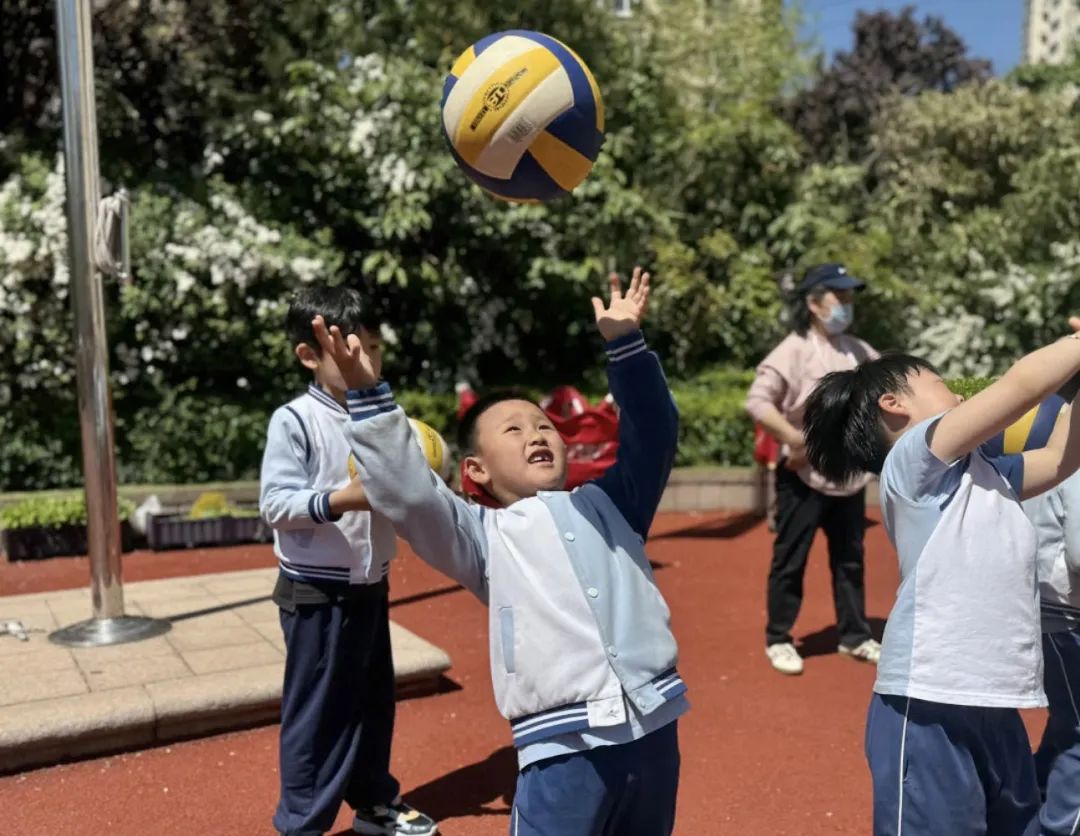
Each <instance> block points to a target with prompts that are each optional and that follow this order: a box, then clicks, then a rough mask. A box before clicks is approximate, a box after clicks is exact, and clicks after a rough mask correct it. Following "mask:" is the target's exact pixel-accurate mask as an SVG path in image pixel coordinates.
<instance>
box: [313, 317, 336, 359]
mask: <svg viewBox="0 0 1080 836" xmlns="http://www.w3.org/2000/svg"><path fill="white" fill-rule="evenodd" d="M311 330H312V331H314V332H315V340H316V342H318V343H319V346H320V347H321V348H322V350H323V351H333V350H334V340H333V337H331V336H330V332H329V331H327V330H326V320H325V319H323V318H322V314H319V315H318V316H316V317H315V318H314V319H313V320H311Z"/></svg>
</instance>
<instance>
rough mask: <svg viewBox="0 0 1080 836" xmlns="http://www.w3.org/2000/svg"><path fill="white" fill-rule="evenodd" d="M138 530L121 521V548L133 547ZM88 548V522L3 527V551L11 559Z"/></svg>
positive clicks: (81, 552) (72, 552)
mask: <svg viewBox="0 0 1080 836" xmlns="http://www.w3.org/2000/svg"><path fill="white" fill-rule="evenodd" d="M134 540H135V532H134V531H133V530H132V528H131V526H130V525H129V524H128V523H127V521H125V522H122V523H120V548H121V550H123V551H125V552H129V551H131V550H132V548H134ZM87 550H88V548H87V543H86V526H85V525H59V526H47V527H46V526H38V527H34V528H10V529H4V530H2V531H0V551H2V552H3V553H4V556H5V557H6V558H7V559H8V560H38V559H40V558H44V557H68V556H72V555H84V554H86V552H87Z"/></svg>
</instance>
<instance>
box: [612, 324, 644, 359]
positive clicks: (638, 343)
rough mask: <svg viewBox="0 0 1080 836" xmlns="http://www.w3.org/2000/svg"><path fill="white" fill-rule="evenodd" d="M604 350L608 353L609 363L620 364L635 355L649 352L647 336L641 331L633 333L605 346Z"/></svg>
mask: <svg viewBox="0 0 1080 836" xmlns="http://www.w3.org/2000/svg"><path fill="white" fill-rule="evenodd" d="M604 350H605V351H607V356H608V362H609V363H620V362H622V361H623V360H626V359H627V358H629V357H633V356H634V355H635V354H641V353H642V352H644V351H648V347H647V346H646V345H645V336H644V335H643V334H642V333H641V332H640V331H631V332H630V333H629V334H624V335H623V336H621V337H619V338H618V339H615V340H611V341H610V342H609V343H607V344H605V346H604Z"/></svg>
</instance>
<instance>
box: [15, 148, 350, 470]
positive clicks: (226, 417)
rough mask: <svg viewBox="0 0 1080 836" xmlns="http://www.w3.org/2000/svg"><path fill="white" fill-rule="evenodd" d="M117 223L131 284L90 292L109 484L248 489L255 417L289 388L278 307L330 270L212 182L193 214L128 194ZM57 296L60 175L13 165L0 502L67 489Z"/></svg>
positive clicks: (65, 360)
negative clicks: (101, 359)
mask: <svg viewBox="0 0 1080 836" xmlns="http://www.w3.org/2000/svg"><path fill="white" fill-rule="evenodd" d="M132 218H133V224H132V227H133V238H132V267H133V274H134V275H133V278H132V280H131V282H130V283H128V284H125V285H124V286H120V285H119V284H118V283H117V282H116V281H115V280H113V279H110V278H106V279H104V281H105V295H106V308H107V310H106V319H107V323H108V333H109V342H110V349H111V358H110V372H111V382H112V385H113V393H114V403H115V409H116V426H117V445H118V450H119V459H120V467H121V475H122V477H123V478H125V479H126V480H128V481H155V480H162V479H169V480H177V479H188V478H191V479H209V478H236V477H240V476H251V475H253V472H254V471H253V468H254V466H255V465H256V464H257V461H258V449H259V447H260V445H261V439H262V433H263V431H264V429H265V425H264V421H265V414H266V410H268V409H269V408H270V406H271V405H273V404H274V402H275V401H281V400H283V399H285V398H286V397H288V396H289V394H290V393H291V392H292V391H293V390H294V389H295V387H297V386H299V385H300V383H301V382H302V376H301V375H300V374H299V371H298V370H297V368H296V362H295V359H294V358H293V356H292V353H291V350H290V347H289V346H288V344H287V340H286V338H285V335H284V329H283V319H284V312H285V307H286V299H287V296H288V294H289V292H290V291H291V290H293V289H294V288H296V287H298V286H300V285H302V284H304V283H306V282H311V281H314V280H324V281H329V282H334V283H336V282H338V281H340V280H341V278H342V274H341V269H340V266H341V265H340V258H339V257H338V256H337V255H336V253H335V252H334V251H333V250H332V249H330V248H327V247H325V246H323V245H322V244H320V243H319V242H313V241H307V240H304V239H302V238H300V237H299V236H298V235H297V234H296V233H294V232H292V231H290V230H288V229H286V228H283V227H281V226H280V225H275V226H268V225H266V224H263V223H261V222H259V221H258V220H257V219H255V218H254V217H253V216H252V215H251V214H250V213H248V212H247V211H245V210H244V209H243V208H242V207H241V205H240V204H239V203H238V202H237V201H236V199H235V197H234V196H233V194H232V192H231V190H229V189H228V188H226V187H225V186H223V185H222V184H221V183H220V182H216V181H211V182H210V184H209V190H208V194H207V197H206V199H205V201H203V202H196V201H194V200H191V199H189V198H185V197H181V196H179V195H175V194H167V193H164V192H162V191H159V190H154V189H150V188H147V189H136V190H135V192H134V194H133V207H132ZM69 292H70V287H69V275H68V252H67V234H66V218H65V215H64V182H63V174H62V170H61V167H60V164H59V162H56V163H54V162H53V161H49V160H46V159H44V158H42V157H39V156H32V155H31V156H26V157H24V158H22V160H21V165H20V167H19V170H18V171H17V172H16V173H15V174H14V175H12V176H11V177H9V178H8V179H7V180H6V181H5V182H4V183H3V184H2V185H0V432H3V434H4V437H5V444H4V448H3V453H2V454H0V490H3V489H12V488H27V487H34V486H56V485H61V484H74V483H77V482H78V481H79V472H80V466H81V465H80V460H79V429H78V420H77V408H76V387H75V368H74V361H75V357H74V333H73V332H74V325H73V315H72V311H71V300H70V296H69Z"/></svg>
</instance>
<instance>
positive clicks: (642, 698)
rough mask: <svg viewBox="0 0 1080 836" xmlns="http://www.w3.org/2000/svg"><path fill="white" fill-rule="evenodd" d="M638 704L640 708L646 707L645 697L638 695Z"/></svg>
mask: <svg viewBox="0 0 1080 836" xmlns="http://www.w3.org/2000/svg"><path fill="white" fill-rule="evenodd" d="M637 704H638V707H639V708H644V707H645V698H644V697H638V698H637Z"/></svg>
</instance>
